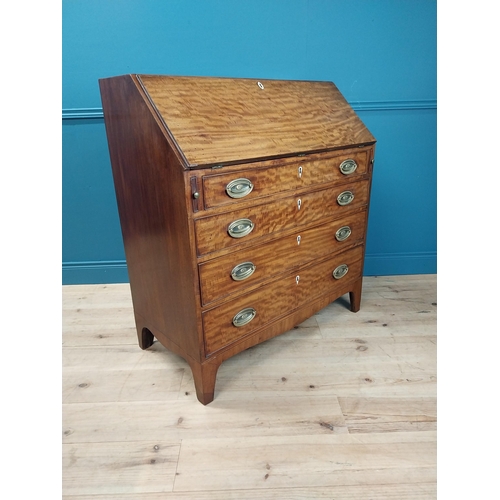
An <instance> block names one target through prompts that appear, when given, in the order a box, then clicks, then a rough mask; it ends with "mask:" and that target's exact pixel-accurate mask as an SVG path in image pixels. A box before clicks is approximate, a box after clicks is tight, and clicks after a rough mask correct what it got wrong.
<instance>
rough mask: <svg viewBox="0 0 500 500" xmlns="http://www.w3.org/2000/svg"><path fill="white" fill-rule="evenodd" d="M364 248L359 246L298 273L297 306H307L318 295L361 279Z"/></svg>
mask: <svg viewBox="0 0 500 500" xmlns="http://www.w3.org/2000/svg"><path fill="white" fill-rule="evenodd" d="M363 248H364V247H363V246H358V247H356V248H353V249H351V250H347V251H345V252H342V253H341V254H338V255H335V256H333V257H331V258H330V259H328V260H326V261H323V262H320V263H318V264H314V265H311V266H308V267H304V268H303V269H301V270H300V271H298V272H297V276H296V279H297V281H298V286H297V288H296V300H297V305H298V306H300V305H302V304H305V303H307V302H309V301H310V300H311V299H312V298H314V297H316V296H318V295H322V294H323V293H328V292H329V291H330V290H333V289H335V287H339V288H341V287H343V286H344V284H345V283H347V282H351V281H355V280H357V279H358V278H359V277H361V275H362V272H363V269H362V266H363ZM335 270H337V272H336V276H337V277H334V276H333V273H334V271H335Z"/></svg>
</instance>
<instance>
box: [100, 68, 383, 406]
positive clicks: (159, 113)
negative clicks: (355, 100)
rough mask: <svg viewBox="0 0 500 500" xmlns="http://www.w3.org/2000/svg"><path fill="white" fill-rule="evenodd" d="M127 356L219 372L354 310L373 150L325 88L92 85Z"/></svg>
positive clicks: (236, 83)
mask: <svg viewBox="0 0 500 500" xmlns="http://www.w3.org/2000/svg"><path fill="white" fill-rule="evenodd" d="M99 85H100V90H101V97H102V104H103V110H104V120H105V126H106V134H107V139H108V145H109V152H110V159H111V165H112V170H113V177H114V183H115V190H116V197H117V204H118V212H119V216H120V223H121V229H122V234H123V240H124V248H125V255H126V260H127V267H128V272H129V280H130V288H131V294H132V301H133V307H134V315H135V321H136V327H137V333H138V338H139V345H140V347H141V348H142V349H147V348H148V347H149V346H151V345H152V343H153V339H154V338H156V339H157V340H158V341H159V342H161V344H163V345H164V346H165V347H166V348H168V349H170V350H171V351H173V352H174V353H176V354H178V355H180V356H182V357H183V358H184V359H185V360H186V361H187V362H188V363H189V365H190V367H191V370H192V373H193V378H194V384H195V388H196V394H197V397H198V399H199V401H200V402H201V403H203V404H208V403H210V402H211V401H212V400H213V398H214V387H215V379H216V374H217V369H218V368H219V366H220V364H221V363H222V362H223V361H224V360H226V359H227V358H229V357H231V356H233V355H235V354H236V353H239V352H241V351H243V350H245V349H247V348H249V347H251V346H254V345H256V344H259V343H261V342H263V341H264V340H267V339H269V338H271V337H274V336H276V335H279V334H281V333H284V332H286V331H287V330H289V329H291V328H292V327H293V326H295V325H297V324H299V323H301V322H302V321H304V320H305V319H307V318H308V317H310V316H312V315H313V314H314V313H316V312H317V311H319V310H320V309H322V308H323V307H325V306H326V305H327V304H329V303H330V302H332V301H334V300H335V299H337V298H339V297H340V296H342V295H344V294H346V293H349V296H350V302H351V310H352V311H354V312H356V311H358V310H359V307H360V300H361V285H362V276H363V261H364V253H365V239H366V226H367V216H368V205H369V198H370V186H371V174H372V166H373V161H374V149H375V139H374V137H373V136H372V135H371V133H370V132H369V131H368V130H367V128H366V127H365V126H364V125H363V123H362V122H361V120H360V119H359V118H358V116H357V115H356V114H355V113H354V111H353V110H352V108H351V107H350V106H349V104H348V103H347V101H346V100H345V99H344V98H343V96H342V95H341V93H340V92H339V90H338V89H337V88H336V86H335V85H334V84H333V83H331V82H313V81H279V80H256V79H235V78H208V77H173V76H154V75H135V74H134V75H124V76H117V77H112V78H105V79H101V80H99Z"/></svg>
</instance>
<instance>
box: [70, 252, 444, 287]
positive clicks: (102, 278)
mask: <svg viewBox="0 0 500 500" xmlns="http://www.w3.org/2000/svg"><path fill="white" fill-rule="evenodd" d="M436 273H437V254H436V252H414V253H391V254H372V255H370V254H367V255H366V257H365V268H364V272H363V274H364V275H365V276H391V275H400V274H436ZM128 282H129V277H128V271H127V264H126V262H125V261H124V260H109V261H92V262H65V263H63V266H62V284H63V285H91V284H105V283H128Z"/></svg>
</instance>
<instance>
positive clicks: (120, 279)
mask: <svg viewBox="0 0 500 500" xmlns="http://www.w3.org/2000/svg"><path fill="white" fill-rule="evenodd" d="M128 282H129V277H128V271H127V263H126V262H125V261H124V260H108V261H93V262H64V263H63V266H62V284H63V285H92V284H96V285H97V284H99V285H100V284H105V283H128Z"/></svg>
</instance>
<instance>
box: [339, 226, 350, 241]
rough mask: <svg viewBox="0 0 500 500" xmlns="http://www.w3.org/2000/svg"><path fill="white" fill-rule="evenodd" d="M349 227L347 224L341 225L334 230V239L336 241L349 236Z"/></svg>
mask: <svg viewBox="0 0 500 500" xmlns="http://www.w3.org/2000/svg"><path fill="white" fill-rule="evenodd" d="M351 233H352V231H351V228H350V227H349V226H342V227H341V228H339V229H337V231H336V232H335V239H336V240H337V241H344V240H347V238H349V236H351Z"/></svg>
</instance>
